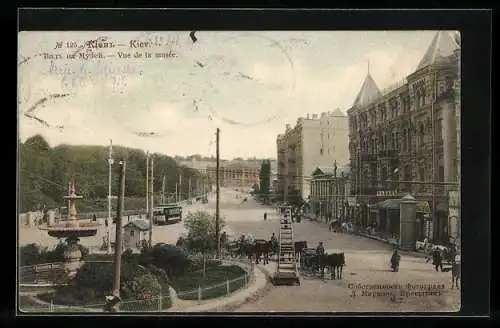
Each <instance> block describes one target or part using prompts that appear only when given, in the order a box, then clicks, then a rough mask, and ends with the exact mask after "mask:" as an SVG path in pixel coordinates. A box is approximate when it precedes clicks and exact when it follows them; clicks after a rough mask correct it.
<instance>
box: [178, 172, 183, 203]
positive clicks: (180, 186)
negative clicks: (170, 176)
mask: <svg viewBox="0 0 500 328" xmlns="http://www.w3.org/2000/svg"><path fill="white" fill-rule="evenodd" d="M178 191H179V201H181V202H182V169H181V173H180V175H179V189H178Z"/></svg>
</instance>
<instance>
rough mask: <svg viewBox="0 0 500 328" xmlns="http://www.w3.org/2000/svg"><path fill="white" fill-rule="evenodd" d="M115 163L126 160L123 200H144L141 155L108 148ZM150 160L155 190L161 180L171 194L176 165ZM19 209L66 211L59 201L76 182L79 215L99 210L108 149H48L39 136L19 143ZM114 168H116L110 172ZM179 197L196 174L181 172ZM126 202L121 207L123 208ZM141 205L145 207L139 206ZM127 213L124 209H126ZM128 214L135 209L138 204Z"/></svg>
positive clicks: (157, 156)
mask: <svg viewBox="0 0 500 328" xmlns="http://www.w3.org/2000/svg"><path fill="white" fill-rule="evenodd" d="M113 153H114V158H115V163H117V161H116V159H119V158H123V159H125V160H126V161H127V174H126V184H125V186H126V190H125V195H126V196H127V197H141V198H142V197H144V196H145V192H146V188H145V185H146V153H145V152H144V151H142V150H140V149H132V148H126V147H121V146H115V147H113ZM153 156H154V166H155V170H154V189H155V190H160V189H161V183H162V180H163V176H166V177H167V179H166V180H167V190H166V192H167V193H173V192H174V191H175V183H176V182H177V181H178V180H179V174H180V171H181V168H180V166H179V165H178V164H177V163H176V161H175V160H174V159H173V158H172V157H169V156H165V155H160V154H153ZM19 161H20V169H21V170H20V179H19V180H20V193H19V194H20V195H19V196H20V206H21V212H25V211H33V210H39V209H40V208H41V207H42V206H43V205H45V206H47V207H49V208H50V207H52V208H54V207H57V206H65V205H66V203H65V201H64V199H63V196H65V195H66V194H67V192H68V183H69V182H70V181H71V180H75V183H76V188H77V192H78V194H80V195H82V196H84V200H83V201H82V202H81V203H80V204H79V209H80V212H85V211H95V210H96V209H97V210H98V209H101V208H102V209H104V208H105V206H104V207H103V205H106V204H107V201H104V202H102V203H99V202H98V200H102V199H106V198H107V194H108V148H107V147H103V146H72V145H71V146H70V145H58V146H56V147H54V148H51V147H50V145H49V144H48V143H47V141H46V140H45V139H44V138H43V137H42V136H41V135H35V136H33V137H31V138H28V139H27V140H26V141H25V142H24V143H21V144H20V157H19ZM115 168H116V167H115ZM182 174H183V177H182V178H183V181H184V182H185V183H184V182H183V186H182V188H183V193H184V194H185V193H187V188H188V184H187V182H188V181H189V179H190V178H191V184H192V186H196V185H198V184H201V183H199V180H201V179H202V177H201V175H200V174H199V173H198V172H197V171H196V170H194V169H191V168H183V169H182ZM112 185H113V186H116V185H118V174H113V175H112ZM129 204H130V202H126V204H125V206H126V207H127V206H128V205H129ZM142 206H144V205H142ZM126 209H127V208H126ZM133 209H138V208H137V205H136V207H135V208H133Z"/></svg>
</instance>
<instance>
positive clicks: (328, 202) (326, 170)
mask: <svg viewBox="0 0 500 328" xmlns="http://www.w3.org/2000/svg"><path fill="white" fill-rule="evenodd" d="M350 173H351V170H350V167H349V166H344V167H339V168H336V167H335V166H318V167H317V168H316V169H315V170H314V171H313V173H312V180H311V197H310V198H311V200H310V205H311V209H312V212H313V214H315V215H316V216H318V217H320V218H322V219H330V218H331V219H338V218H341V220H344V219H346V217H347V197H348V196H349V194H350Z"/></svg>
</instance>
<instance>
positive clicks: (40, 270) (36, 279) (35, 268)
mask: <svg viewBox="0 0 500 328" xmlns="http://www.w3.org/2000/svg"><path fill="white" fill-rule="evenodd" d="M62 264H63V263H62V262H54V263H43V264H35V265H27V266H22V267H20V269H19V284H21V285H22V284H44V283H50V279H51V277H50V275H51V271H52V270H54V269H58V268H60V267H61V265H62Z"/></svg>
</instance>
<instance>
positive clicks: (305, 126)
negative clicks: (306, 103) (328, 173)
mask: <svg viewBox="0 0 500 328" xmlns="http://www.w3.org/2000/svg"><path fill="white" fill-rule="evenodd" d="M276 142H277V149H278V165H277V167H278V177H277V178H278V193H280V194H282V195H283V198H284V200H287V199H288V195H289V193H290V190H291V189H296V190H298V191H299V194H300V195H301V197H302V198H303V199H304V200H307V199H308V198H309V195H310V190H311V187H310V184H311V174H312V172H313V171H314V169H315V168H316V167H317V166H319V165H323V166H332V165H333V162H334V161H337V163H338V165H339V166H343V165H345V164H348V163H349V126H348V119H347V116H346V115H345V114H344V113H342V112H341V111H340V110H338V109H337V110H335V111H334V112H323V113H321V115H317V114H313V115H307V116H306V117H300V118H299V119H297V124H296V125H295V127H294V128H291V127H290V125H288V124H287V126H286V130H285V133H284V134H280V135H278V137H277V140H276Z"/></svg>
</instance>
